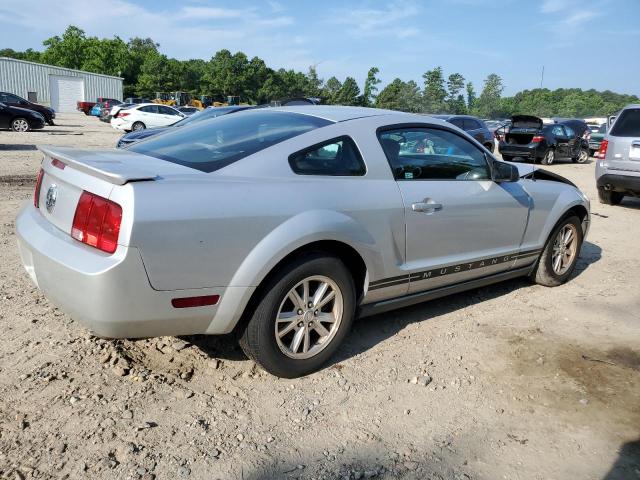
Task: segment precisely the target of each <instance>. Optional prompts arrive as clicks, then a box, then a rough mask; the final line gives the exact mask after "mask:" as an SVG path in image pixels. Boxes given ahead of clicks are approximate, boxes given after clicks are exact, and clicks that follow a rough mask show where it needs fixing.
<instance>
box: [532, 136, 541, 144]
mask: <svg viewBox="0 0 640 480" xmlns="http://www.w3.org/2000/svg"><path fill="white" fill-rule="evenodd" d="M543 140H544V137H543V136H542V135H536V136H535V137H533V138H532V139H531V142H532V143H540V142H541V141H543Z"/></svg>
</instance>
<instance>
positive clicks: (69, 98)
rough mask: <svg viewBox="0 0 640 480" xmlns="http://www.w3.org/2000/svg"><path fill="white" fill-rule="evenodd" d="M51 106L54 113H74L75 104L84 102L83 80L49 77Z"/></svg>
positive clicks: (78, 78)
mask: <svg viewBox="0 0 640 480" xmlns="http://www.w3.org/2000/svg"><path fill="white" fill-rule="evenodd" d="M49 91H50V92H51V106H52V107H53V109H54V110H55V111H56V112H75V111H76V102H82V101H84V80H83V79H82V78H80V77H61V76H57V75H50V76H49Z"/></svg>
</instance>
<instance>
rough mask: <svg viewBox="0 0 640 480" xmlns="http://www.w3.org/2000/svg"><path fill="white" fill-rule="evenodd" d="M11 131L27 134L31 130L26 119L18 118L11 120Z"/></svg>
mask: <svg viewBox="0 0 640 480" xmlns="http://www.w3.org/2000/svg"><path fill="white" fill-rule="evenodd" d="M11 130H13V131H14V132H19V133H22V132H28V131H29V130H31V125H29V121H28V120H27V119H26V118H22V117H18V118H14V119H13V120H11Z"/></svg>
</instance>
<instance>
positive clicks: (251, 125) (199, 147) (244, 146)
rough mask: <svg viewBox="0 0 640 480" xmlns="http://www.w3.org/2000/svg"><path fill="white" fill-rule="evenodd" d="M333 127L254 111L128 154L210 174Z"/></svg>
mask: <svg viewBox="0 0 640 480" xmlns="http://www.w3.org/2000/svg"><path fill="white" fill-rule="evenodd" d="M331 123H333V122H331V121H329V120H325V119H322V118H318V117H313V116H311V115H302V114H299V113H291V112H278V111H268V110H255V111H250V112H246V114H243V115H222V116H219V117H217V118H210V119H207V120H205V121H202V122H198V123H197V124H196V125H191V126H189V128H177V129H175V130H174V131H171V132H168V133H165V134H163V135H158V136H157V137H151V138H150V139H149V140H146V141H144V142H140V143H138V144H135V145H133V146H132V147H130V148H129V151H132V152H137V153H142V154H144V155H149V156H151V157H155V158H159V159H161V160H166V161H167V162H171V163H177V164H179V165H184V166H186V167H190V168H195V169H196V170H200V171H201V172H207V173H208V172H213V171H215V170H218V169H220V168H223V167H226V166H227V165H230V164H232V163H234V162H237V161H238V160H240V159H242V158H245V157H247V156H249V155H252V154H254V153H256V152H259V151H260V150H264V149H265V148H268V147H271V146H272V145H275V144H277V143H280V142H283V141H285V140H288V139H290V138H293V137H295V136H297V135H301V134H303V133H306V132H309V131H311V130H314V129H316V128H320V127H324V126H326V125H329V124H331ZM172 130H173V129H172Z"/></svg>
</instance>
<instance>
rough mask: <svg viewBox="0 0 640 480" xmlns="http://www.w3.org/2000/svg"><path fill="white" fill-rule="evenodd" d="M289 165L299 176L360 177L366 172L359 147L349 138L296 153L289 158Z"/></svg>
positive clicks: (338, 139) (335, 140) (331, 141)
mask: <svg viewBox="0 0 640 480" xmlns="http://www.w3.org/2000/svg"><path fill="white" fill-rule="evenodd" d="M289 165H291V169H292V170H293V171H294V172H295V173H297V174H298V175H332V176H359V175H364V174H365V172H366V169H365V166H364V161H363V160H362V156H361V155H360V152H359V151H358V147H356V145H355V143H353V140H351V138H349V137H340V138H336V139H333V140H329V141H328V142H325V143H322V144H320V145H314V146H313V147H311V148H308V149H306V150H303V151H301V152H298V153H294V154H293V155H291V156H290V157H289Z"/></svg>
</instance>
